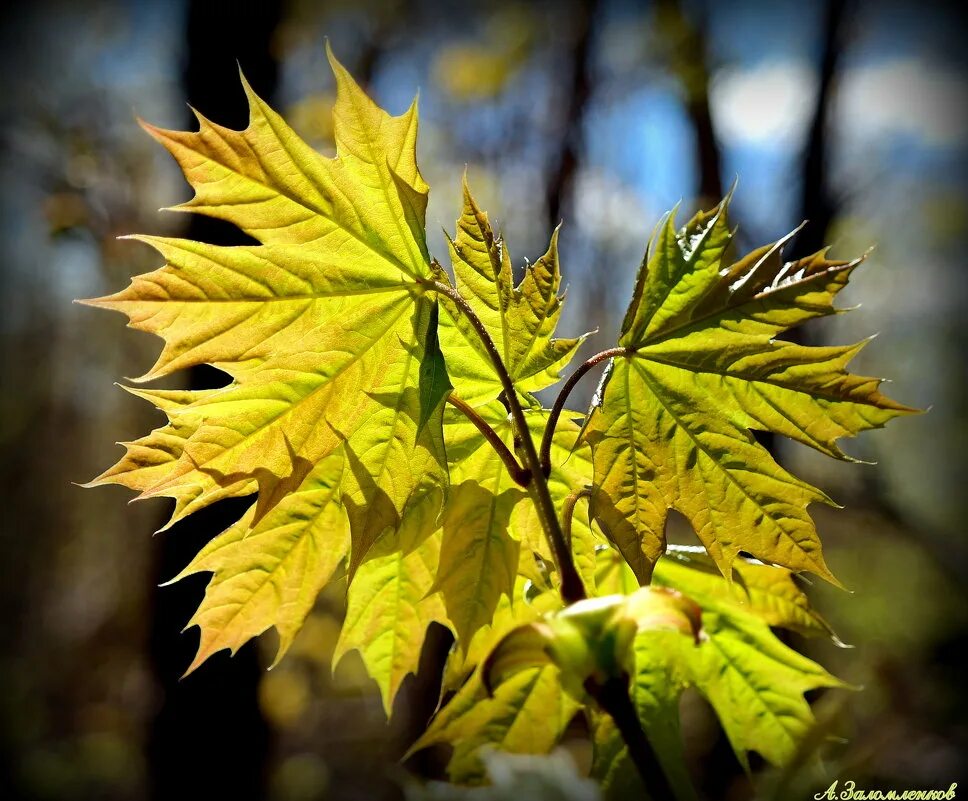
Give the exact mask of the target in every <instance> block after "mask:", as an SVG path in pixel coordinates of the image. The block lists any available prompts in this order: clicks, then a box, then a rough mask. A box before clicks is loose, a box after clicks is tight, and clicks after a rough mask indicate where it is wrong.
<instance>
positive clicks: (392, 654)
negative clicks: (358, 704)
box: [333, 491, 453, 716]
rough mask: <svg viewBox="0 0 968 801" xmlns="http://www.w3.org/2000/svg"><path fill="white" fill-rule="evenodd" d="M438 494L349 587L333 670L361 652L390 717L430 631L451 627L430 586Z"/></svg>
mask: <svg viewBox="0 0 968 801" xmlns="http://www.w3.org/2000/svg"><path fill="white" fill-rule="evenodd" d="M438 495H439V491H437V492H435V493H428V494H427V495H426V496H424V498H423V499H422V500H421V502H420V503H419V504H418V505H417V506H416V507H415V508H414V509H412V510H411V511H410V512H409V513H408V514H407V516H406V517H405V518H404V520H403V522H402V523H401V525H400V527H399V528H398V529H397V530H396V531H395V532H393V533H392V534H390V535H388V536H385V537H383V538H382V539H381V540H380V541H379V542H377V543H376V545H374V546H373V548H371V549H370V551H369V553H367V555H366V557H365V558H364V560H363V563H362V564H361V565H360V568H359V570H358V571H357V573H356V576H355V578H354V580H353V582H352V583H351V584H350V587H349V592H348V597H347V609H346V620H345V621H344V623H343V628H342V630H341V631H340V636H339V640H338V641H337V643H336V652H335V654H334V656H333V665H334V666H335V665H337V664H338V663H339V661H340V660H341V659H342V658H343V656H344V655H345V654H346V653H347V652H348V651H350V650H357V651H359V653H360V656H361V657H362V658H363V663H364V665H365V666H366V670H367V673H369V675H370V677H371V678H372V679H374V680H375V681H376V683H377V686H378V687H379V689H380V695H381V698H382V699H383V706H384V709H385V710H386V712H387V715H388V716H389V714H390V710H391V708H392V707H393V699H394V698H395V697H396V694H397V691H398V690H399V689H400V684H401V682H402V681H403V679H404V678H405V677H406V675H407V674H408V673H416V671H417V665H418V663H419V661H420V650H421V648H422V646H423V642H424V638H425V637H426V633H427V627H428V626H429V625H430V624H431V623H433V622H438V623H441V624H442V625H445V626H448V627H449V628H453V626H452V624H451V623H450V622H449V620H448V618H447V615H446V612H445V609H444V604H443V600H442V598H441V596H440V595H439V594H438V593H436V592H433V590H432V587H431V585H432V584H433V580H434V575H435V574H436V571H437V563H438V560H439V559H440V539H441V532H440V526H439V524H438V521H437V514H438V510H439V508H440V498H439V497H435V496H438Z"/></svg>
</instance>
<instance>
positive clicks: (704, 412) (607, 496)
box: [585, 198, 913, 581]
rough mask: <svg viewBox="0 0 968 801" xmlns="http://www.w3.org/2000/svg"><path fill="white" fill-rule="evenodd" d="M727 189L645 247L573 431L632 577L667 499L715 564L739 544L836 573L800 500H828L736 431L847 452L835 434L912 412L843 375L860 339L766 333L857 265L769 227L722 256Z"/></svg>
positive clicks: (815, 308)
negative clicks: (810, 252)
mask: <svg viewBox="0 0 968 801" xmlns="http://www.w3.org/2000/svg"><path fill="white" fill-rule="evenodd" d="M727 206H728V198H727V200H725V201H723V203H722V204H721V205H720V206H719V207H717V208H716V209H714V210H713V211H710V212H706V213H702V214H698V215H697V216H696V217H695V218H693V219H692V220H691V221H690V222H689V223H688V224H687V225H686V226H685V227H684V228H682V229H681V230H679V231H676V229H675V226H674V223H673V218H672V217H671V216H670V217H669V218H667V220H666V221H665V223H664V225H662V226H661V228H660V230H659V233H658V234H657V236H656V238H655V239H654V241H653V242H651V243H650V245H649V250H648V253H647V254H646V258H645V260H644V262H643V265H642V268H641V270H640V272H639V276H638V280H637V282H636V287H635V292H634V295H633V298H632V303H631V305H630V307H629V310H628V313H627V314H626V316H625V320H624V322H623V325H622V331H621V335H620V337H619V345H620V346H622V347H625V348H627V349H628V353H627V354H626V355H624V356H620V357H617V358H615V359H614V361H613V362H612V363H611V365H610V368H609V370H608V371H607V373H606V376H605V377H604V379H603V381H602V385H601V386H600V387H599V391H598V393H596V398H595V402H594V403H593V407H592V410H591V413H590V416H589V418H588V421H587V426H586V429H585V435H586V437H587V440H588V441H589V442H590V443H591V445H592V449H593V452H594V463H595V496H594V509H595V515H596V517H597V519H598V520H599V522H600V523H601V524H602V526H603V528H605V529H606V531H607V533H608V535H609V536H610V537H611V539H612V540H613V541H614V542H615V543H616V545H617V546H618V547H619V549H620V550H621V551H622V554H623V555H624V556H625V558H626V559H627V560H628V561H629V564H630V565H632V567H633V569H634V570H635V572H636V575H637V576H638V577H639V579H640V580H641V581H647V580H648V578H649V576H650V575H651V572H652V566H653V565H654V564H655V562H656V560H657V559H658V558H659V556H660V555H661V554H662V553H663V551H664V549H665V521H666V516H667V514H668V510H669V509H676V510H678V511H679V512H681V513H682V514H683V515H684V516H685V517H686V518H687V519H688V520H689V521H690V523H691V524H692V526H693V528H694V530H695V532H696V534H697V535H698V537H699V539H700V540H701V542H702V543H703V545H704V546H705V547H706V549H707V551H708V552H709V554H710V556H712V558H713V560H714V561H715V563H716V565H717V566H718V567H719V569H720V570H721V571H723V573H724V574H726V575H729V573H730V570H731V568H732V565H733V562H734V560H735V559H736V557H737V555H738V554H739V552H740V551H746V552H747V553H749V554H751V555H753V556H755V557H757V558H758V559H761V560H763V561H765V562H769V563H773V564H778V565H782V566H784V567H787V568H790V569H791V570H795V571H811V572H813V573H816V574H818V575H820V576H823V577H824V578H826V579H828V580H831V581H835V579H834V578H833V576H832V575H831V573H830V571H829V570H828V569H827V566H826V564H825V562H824V559H823V556H822V555H821V550H820V541H819V538H818V537H817V533H816V529H815V527H814V524H813V521H812V520H811V518H810V516H809V514H808V513H807V509H806V508H807V506H808V505H809V504H810V503H811V502H813V501H824V502H829V501H828V499H827V497H826V496H825V495H824V494H823V493H822V492H820V491H819V490H817V489H815V488H814V487H811V486H810V485H809V484H806V483H805V482H803V481H800V480H799V479H797V478H795V477H794V476H792V475H790V474H789V473H788V472H787V471H786V470H784V469H783V468H781V467H780V466H779V465H778V464H777V463H776V462H775V461H774V460H773V458H772V457H771V456H770V454H769V453H768V451H767V450H766V449H765V448H763V447H762V446H761V445H759V444H758V443H757V442H756V440H755V439H754V438H753V436H752V434H751V433H750V429H759V430H764V431H773V432H776V433H778V434H782V435H784V436H787V437H790V438H792V439H795V440H797V441H798V442H802V443H804V444H806V445H810V446H811V447H814V448H816V449H817V450H820V451H821V452H823V453H826V454H828V455H830V456H835V457H840V458H846V457H845V456H844V454H843V453H842V452H841V450H840V449H839V447H838V446H837V440H838V439H839V438H840V437H844V436H854V435H856V434H858V433H860V432H861V431H864V430H867V429H870V428H876V427H880V426H882V425H884V424H885V423H886V422H887V421H888V420H890V419H892V418H893V417H897V416H898V415H901V414H906V413H909V412H911V411H913V410H911V409H908V408H907V407H904V406H901V405H900V404H898V403H895V402H894V401H892V400H890V399H888V398H887V397H885V396H884V395H882V394H881V393H880V392H879V391H878V384H879V383H880V382H879V381H878V380H877V379H873V378H865V377H861V376H854V375H851V374H849V373H848V372H847V371H846V367H847V363H848V362H849V361H850V360H851V359H852V358H853V357H854V356H855V355H856V353H857V352H858V351H859V350H860V348H861V345H852V346H847V347H808V346H804V345H799V344H794V343H792V342H785V341H783V340H780V339H776V336H777V335H778V334H780V333H782V332H783V331H785V330H786V329H788V328H790V327H792V326H795V325H798V324H799V323H802V322H804V321H806V320H809V319H812V318H815V317H821V316H824V315H827V314H831V313H833V312H834V311H835V309H834V307H833V300H834V296H835V295H836V294H837V293H838V292H839V291H840V290H841V289H842V288H843V287H844V285H845V284H846V283H847V279H848V276H849V275H850V273H851V271H852V270H853V269H854V268H855V267H856V266H857V265H858V264H859V263H860V261H861V260H860V259H858V260H856V261H852V262H844V261H834V260H830V259H828V258H827V257H826V255H825V253H824V252H821V253H818V254H816V255H814V256H810V257H808V258H805V259H801V260H799V261H796V262H784V261H783V259H782V257H781V248H782V244H783V241H780V242H777V243H774V244H772V245H767V246H765V247H763V248H760V249H758V250H756V251H754V252H753V253H751V254H749V255H748V256H746V257H744V258H742V259H740V260H739V261H737V262H735V263H733V262H731V261H730V260H729V258H728V248H729V246H730V244H731V241H732V236H733V235H732V232H731V231H730V228H729V225H728V223H727V220H726V212H727Z"/></svg>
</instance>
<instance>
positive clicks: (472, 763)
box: [404, 665, 579, 784]
mask: <svg viewBox="0 0 968 801" xmlns="http://www.w3.org/2000/svg"><path fill="white" fill-rule="evenodd" d="M558 674H559V671H558V669H557V668H556V667H555V666H554V665H545V666H542V667H531V668H527V669H524V670H521V671H519V672H517V673H516V674H515V675H514V676H513V677H511V678H510V679H509V680H508V681H505V682H503V683H502V684H501V685H500V686H499V687H497V688H496V690H495V691H494V693H493V694H489V693H488V691H487V690H486V689H485V687H484V684H483V681H482V680H481V673H480V669H478V670H477V671H475V672H474V674H473V675H472V676H471V678H470V679H469V680H468V681H467V682H466V683H465V684H464V686H463V687H462V688H461V689H460V691H459V692H458V693H457V694H456V695H455V696H454V697H453V698H452V699H451V700H450V702H449V703H448V704H447V705H446V706H445V707H444V708H443V709H442V710H441V711H440V712H438V714H437V716H436V717H435V718H434V719H433V721H432V722H431V724H430V726H428V728H427V730H426V731H425V732H424V733H423V734H422V735H421V736H420V738H419V739H418V740H417V741H416V742H415V743H414V744H413V745H412V746H411V747H410V749H409V751H408V752H407V756H410V755H411V754H415V753H416V752H417V751H420V750H422V749H424V748H427V747H429V746H431V745H434V744H435V743H453V744H454V752H453V754H452V755H451V758H450V761H449V762H448V765H447V775H448V776H449V777H450V778H451V780H452V781H455V782H460V783H464V784H475V783H480V782H482V781H483V780H484V779H485V776H486V771H485V768H484V763H483V761H482V759H481V757H482V754H483V753H486V750H487V749H488V748H493V747H497V748H499V749H500V750H502V751H507V752H509V753H516V754H546V753H548V752H549V751H550V750H551V749H552V748H553V747H554V746H555V744H556V743H557V742H558V740H559V739H560V738H561V736H562V734H564V731H565V728H566V727H567V725H568V723H569V721H570V720H571V719H572V718H573V717H574V716H575V714H576V713H577V712H578V709H579V705H578V704H577V703H576V702H575V701H574V699H572V698H571V696H569V695H568V693H565V692H564V691H563V690H562V687H561V683H560V681H559V675H558ZM404 758H405V759H406V758H407V757H404Z"/></svg>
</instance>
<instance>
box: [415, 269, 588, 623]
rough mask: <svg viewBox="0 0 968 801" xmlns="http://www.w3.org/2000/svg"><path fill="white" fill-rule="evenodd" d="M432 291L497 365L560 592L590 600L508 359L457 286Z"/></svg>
mask: <svg viewBox="0 0 968 801" xmlns="http://www.w3.org/2000/svg"><path fill="white" fill-rule="evenodd" d="M426 286H427V288H428V289H432V290H433V291H435V292H437V293H438V294H440V295H444V296H445V297H447V298H449V299H450V300H451V301H453V303H454V305H456V306H457V308H458V310H459V311H460V312H461V314H463V315H464V317H466V318H467V321H468V322H469V323H470V324H471V326H472V327H473V328H474V331H475V332H476V333H477V335H478V337H480V340H481V343H482V344H483V345H484V350H485V351H487V355H488V358H489V359H490V360H491V363H492V364H493V365H494V370H495V372H496V373H497V375H498V378H499V379H500V381H501V386H502V387H503V389H504V395H505V397H506V400H507V405H508V409H509V410H510V412H511V419H512V420H513V422H514V429H515V433H516V434H517V436H518V437H519V438H520V451H521V456H522V461H523V462H524V467H525V469H526V470H527V471H528V472H529V473H530V474H531V478H532V481H531V482H530V483H529V484H528V494H529V495H530V496H531V499H532V501H533V502H534V505H535V509H536V511H537V512H538V519H539V520H540V521H541V527H542V529H544V533H545V537H546V538H547V539H548V544H549V545H550V546H551V551H552V553H553V554H554V558H555V565H556V566H557V568H558V575H559V576H561V587H560V588H559V592H560V593H561V598H562V600H563V601H564V602H565V603H566V604H572V603H575V602H576V601H581V600H582V599H584V598H586V597H587V593H586V592H585V585H584V584H583V583H582V580H581V576H579V575H578V570H577V569H576V568H575V561H574V559H573V558H572V555H571V549H570V548H569V547H568V544H567V543H566V542H565V536H564V534H563V533H562V530H561V522H560V521H559V519H558V513H557V511H556V510H555V505H554V501H553V500H552V499H551V490H550V489H549V488H548V479H547V477H546V476H545V474H544V473H543V472H542V470H541V463H540V462H539V461H538V451H537V449H536V448H535V447H534V440H533V439H532V438H531V431H530V430H529V429H528V421H527V420H526V419H525V416H524V409H522V408H521V401H520V400H519V399H518V394H517V392H516V391H515V389H514V382H513V381H512V380H511V376H510V374H509V373H508V370H507V367H506V366H505V364H504V360H503V359H502V358H501V354H500V353H499V352H498V349H497V345H495V344H494V340H493V339H492V338H491V335H490V333H489V332H488V330H487V328H486V327H485V325H484V323H483V322H482V321H481V318H480V317H478V316H477V313H476V312H475V311H474V309H473V308H472V307H471V305H470V304H469V303H468V302H467V299H466V298H465V297H464V296H463V295H461V294H460V292H458V291H457V290H456V289H454V287H452V286H449V285H448V284H445V283H444V282H443V281H433V282H427V283H426Z"/></svg>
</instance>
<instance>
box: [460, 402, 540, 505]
mask: <svg viewBox="0 0 968 801" xmlns="http://www.w3.org/2000/svg"><path fill="white" fill-rule="evenodd" d="M447 402H448V403H449V404H450V405H451V406H453V407H454V408H455V409H458V410H459V411H460V412H461V413H462V414H463V415H464V417H466V418H467V419H468V420H470V421H471V422H472V423H473V424H474V425H475V426H477V430H478V431H480V432H481V434H483V435H484V439H486V440H487V441H488V442H489V443H491V447H492V448H494V450H495V451H497V455H498V456H500V457H501V461H502V462H504V465H505V466H506V467H507V469H508V472H509V473H510V474H511V478H513V479H514V482H515V483H516V484H520V485H521V486H522V487H526V486H528V484H529V483H531V473H530V472H529V471H528V470H525V469H524V468H523V467H521V465H520V464H518V460H517V459H515V458H514V454H513V453H511V449H510V448H509V447H508V446H507V445H505V444H504V440H502V439H501V437H500V436H499V435H498V433H497V432H496V431H495V430H494V429H493V428H491V427H490V426H489V425H488V424H487V421H486V420H485V419H484V418H483V417H481V416H480V415H479V414H478V413H477V412H476V411H475V410H474V408H473V407H472V406H470V404H468V403H467V401H465V400H464V399H463V398H460V397H458V396H457V395H455V394H454V393H453V392H451V393H450V394H449V395H448V396H447Z"/></svg>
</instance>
